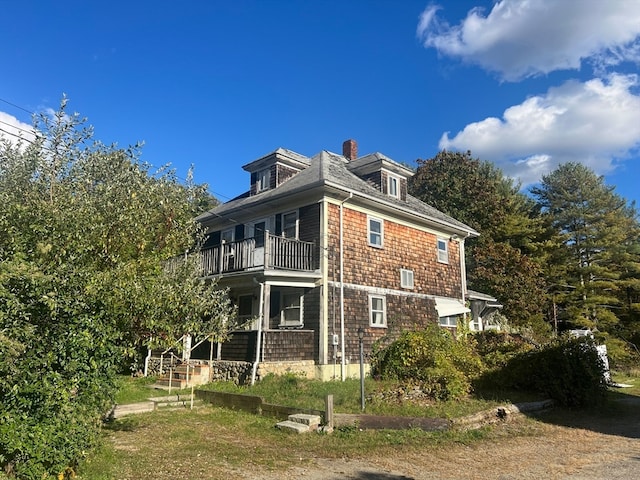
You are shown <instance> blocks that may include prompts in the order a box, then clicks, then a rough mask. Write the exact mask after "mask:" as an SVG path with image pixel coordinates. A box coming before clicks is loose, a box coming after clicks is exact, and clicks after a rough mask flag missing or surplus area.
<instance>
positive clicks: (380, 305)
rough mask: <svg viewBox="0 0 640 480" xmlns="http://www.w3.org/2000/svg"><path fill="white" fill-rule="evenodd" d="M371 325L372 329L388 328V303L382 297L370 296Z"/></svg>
mask: <svg viewBox="0 0 640 480" xmlns="http://www.w3.org/2000/svg"><path fill="white" fill-rule="evenodd" d="M369 324H370V325H371V326H372V327H380V328H384V327H386V326H387V301H386V298H385V297H383V296H381V295H369Z"/></svg>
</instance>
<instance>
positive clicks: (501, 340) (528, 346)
mask: <svg viewBox="0 0 640 480" xmlns="http://www.w3.org/2000/svg"><path fill="white" fill-rule="evenodd" d="M474 340H475V349H476V352H478V355H480V358H481V359H482V363H483V364H484V365H485V366H486V367H487V369H489V370H493V369H496V368H502V367H504V366H505V365H506V364H507V363H508V362H509V361H510V360H511V359H512V358H514V357H516V356H517V355H520V354H523V353H526V352H529V351H531V350H533V348H534V344H533V343H532V342H531V341H529V340H527V339H526V338H524V337H523V336H522V335H520V334H516V333H505V332H497V331H495V330H485V331H483V332H478V333H475V334H474Z"/></svg>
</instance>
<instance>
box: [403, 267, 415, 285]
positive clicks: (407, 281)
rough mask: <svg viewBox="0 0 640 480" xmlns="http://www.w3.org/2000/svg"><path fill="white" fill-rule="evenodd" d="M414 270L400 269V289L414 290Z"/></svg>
mask: <svg viewBox="0 0 640 480" xmlns="http://www.w3.org/2000/svg"><path fill="white" fill-rule="evenodd" d="M413 285H414V283H413V270H408V269H406V268H401V269H400V287H402V288H408V289H410V290H413Z"/></svg>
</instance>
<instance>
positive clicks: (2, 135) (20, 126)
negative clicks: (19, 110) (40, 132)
mask: <svg viewBox="0 0 640 480" xmlns="http://www.w3.org/2000/svg"><path fill="white" fill-rule="evenodd" d="M34 138H35V135H34V134H33V127H32V126H31V125H29V124H27V123H24V122H21V121H20V120H18V119H17V118H16V117H14V116H13V115H9V114H8V113H5V112H0V140H2V141H5V140H6V141H9V142H10V143H12V144H17V143H18V142H19V141H20V139H23V140H25V141H27V142H31V141H33V140H34Z"/></svg>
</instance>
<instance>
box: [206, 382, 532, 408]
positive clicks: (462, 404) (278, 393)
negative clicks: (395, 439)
mask: <svg viewBox="0 0 640 480" xmlns="http://www.w3.org/2000/svg"><path fill="white" fill-rule="evenodd" d="M200 388H202V389H204V390H213V391H218V392H227V393H240V394H246V395H256V396H260V397H262V398H264V399H265V401H266V402H268V403H275V404H278V405H285V406H289V407H298V408H310V409H316V410H324V401H325V397H326V396H327V395H329V394H331V395H333V404H334V411H335V412H336V413H361V406H360V380H359V379H347V380H345V381H344V382H341V381H330V382H323V381H320V380H309V379H305V378H302V377H299V376H296V375H282V376H276V375H267V376H266V377H265V378H264V379H262V380H261V381H260V382H257V383H256V384H255V385H253V386H238V385H236V384H234V383H233V382H214V383H210V384H207V385H204V386H203V387H200ZM400 388H401V387H400V386H399V385H398V384H397V383H395V382H387V381H379V380H374V379H372V378H367V379H365V399H366V400H365V413H370V414H375V415H397V416H408V417H437V418H457V417H461V416H465V415H470V414H473V413H476V412H478V411H481V410H485V409H488V408H492V407H494V406H497V405H502V404H504V403H505V402H509V401H529V400H540V399H539V398H534V397H531V396H525V395H522V394H514V393H513V392H511V395H510V396H506V393H505V395H497V396H470V397H468V398H466V399H464V400H450V401H438V402H436V401H429V400H418V401H408V400H406V399H404V398H403V396H402V394H401V393H398V394H397V395H392V398H390V397H389V395H387V394H385V392H389V391H391V392H400ZM515 397H517V398H515Z"/></svg>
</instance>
